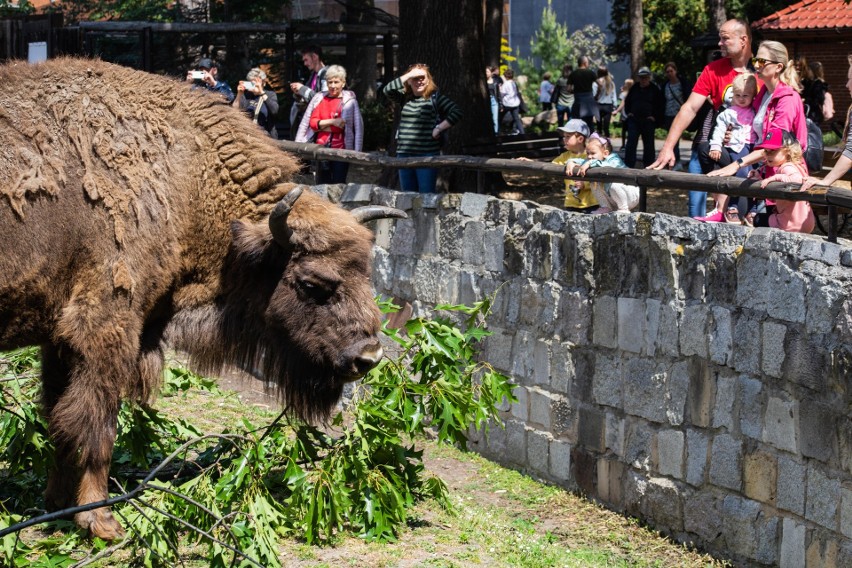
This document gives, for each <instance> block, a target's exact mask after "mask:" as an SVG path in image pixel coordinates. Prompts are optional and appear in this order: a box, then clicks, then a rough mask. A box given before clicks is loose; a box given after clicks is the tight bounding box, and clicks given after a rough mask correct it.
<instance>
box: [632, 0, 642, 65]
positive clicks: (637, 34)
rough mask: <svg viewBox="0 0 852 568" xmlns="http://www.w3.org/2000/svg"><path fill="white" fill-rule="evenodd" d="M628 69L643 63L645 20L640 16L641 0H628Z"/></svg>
mask: <svg viewBox="0 0 852 568" xmlns="http://www.w3.org/2000/svg"><path fill="white" fill-rule="evenodd" d="M629 18H630V71H631V72H632V74H633V75H636V71H637V70H638V69H639V68H640V67H642V66H643V65H645V48H644V42H645V21H644V20H643V17H642V0H630V16H629Z"/></svg>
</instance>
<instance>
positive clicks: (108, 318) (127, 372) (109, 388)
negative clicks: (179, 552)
mask: <svg viewBox="0 0 852 568" xmlns="http://www.w3.org/2000/svg"><path fill="white" fill-rule="evenodd" d="M85 307H86V308H90V307H91V306H89V305H87V306H85ZM74 308H75V309H70V308H67V309H66V311H65V315H66V319H65V321H63V324H64V325H62V326H60V329H61V330H62V332H64V333H61V335H62V336H63V338H64V341H63V344H62V345H63V347H61V348H60V349H59V350H58V351H57V353H58V366H59V367H60V368H64V369H65V370H66V371H67V376H68V380H67V385H66V386H65V388H64V390H61V392H59V390H57V391H55V392H53V394H52V395H51V397H52V398H53V399H54V400H48V397H47V396H46V400H45V402H46V404H47V405H48V406H50V404H51V403H52V409H51V410H50V414H49V424H50V433H51V436H52V438H53V440H54V441H55V443H56V446H57V458H58V459H57V468H58V469H60V470H59V471H58V472H57V474H56V475H54V476H53V477H52V482H51V483H49V488H48V493H47V495H48V497H49V498H51V499H52V500H53V501H54V502H59V501H60V499H58V498H57V497H58V494H59V493H60V492H62V491H67V490H68V489H69V488H70V487H75V488H76V495H75V496H74V499H75V500H76V504H77V505H88V504H90V503H96V502H99V501H103V500H105V499H107V498H108V492H107V482H108V479H109V466H110V461H111V458H112V450H113V446H114V444H115V435H116V425H117V420H118V410H119V405H120V398H121V396H122V395H123V394H124V393H127V392H128V387H129V385H131V384H133V382H134V380H135V378H136V376H137V374H138V368H137V363H138V361H137V358H138V356H139V355H138V354H139V339H138V338H139V335H138V334H137V333H133V325H132V322H133V318H132V315H131V314H128V313H121V312H120V311H119V310H113V311H110V310H107V309H105V308H104V309H103V310H98V313H99V314H100V315H101V316H102V317H105V320H102V321H100V322H97V321H96V318H94V317H91V316H92V315H93V314H92V312H89V313H88V317H86V315H85V314H86V312H85V311H84V310H81V309H80V306H79V305H78V306H74ZM70 316H74V317H70ZM117 322H120V323H117ZM48 383H49V381H48V380H47V377H45V384H46V385H47V384H48ZM61 469H65V470H66V471H65V472H62V471H61ZM63 473H66V474H70V475H69V477H70V479H71V481H68V482H58V481H57V479H58V476H59V475H61V474H63ZM65 498H66V499H67V497H65ZM74 520H75V521H76V522H77V524H78V525H80V526H81V527H83V528H85V529H87V530H88V531H89V532H90V533H91V534H92V535H93V536H97V537H100V538H103V539H106V540H115V539H118V538H120V537H121V536H122V535H123V534H124V530H123V529H122V528H121V525H120V524H119V523H118V521H116V520H115V518H114V517H113V516H112V514H111V513H110V511H109V509H108V508H107V507H100V508H97V509H93V510H91V511H85V512H82V513H77V514H76V515H75V516H74Z"/></svg>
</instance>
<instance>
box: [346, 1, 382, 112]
mask: <svg viewBox="0 0 852 568" xmlns="http://www.w3.org/2000/svg"><path fill="white" fill-rule="evenodd" d="M373 6H374V4H373V0H349V1H348V2H347V10H346V22H347V23H349V24H365V25H370V24H375V23H376V17H375V14H374V13H373V11H372V10H371V8H373ZM376 54H377V48H376V43H375V39H374V38H373V37H371V36H362V35H356V34H350V35H348V36H347V38H346V72H347V79H346V83H347V88H348V89H352V90H353V91H355V96H356V97H357V98H358V100H359V101H361V102H362V103H363V102H364V101H372V100H374V99H375V98H376V79H377V76H376V62H377V59H376Z"/></svg>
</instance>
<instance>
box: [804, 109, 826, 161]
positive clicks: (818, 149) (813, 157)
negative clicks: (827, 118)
mask: <svg viewBox="0 0 852 568" xmlns="http://www.w3.org/2000/svg"><path fill="white" fill-rule="evenodd" d="M805 124H807V126H808V149H807V150H805V163H806V164H807V165H808V171H809V172H811V173H813V172H818V171H820V170H821V169H822V153H823V152H822V151H823V144H822V130H821V129H820V127H819V125H818V124H817V123H816V122H814V121H813V120H811V119H810V118H805Z"/></svg>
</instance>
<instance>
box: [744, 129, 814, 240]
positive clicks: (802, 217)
mask: <svg viewBox="0 0 852 568" xmlns="http://www.w3.org/2000/svg"><path fill="white" fill-rule="evenodd" d="M756 149H762V150H764V152H765V158H764V163H763V166H761V167H760V168H758V169H756V170H752V171H751V173H749V177H750V178H757V179H761V178H762V180H763V181H761V182H760V187H762V188H763V187H766V186H767V185H768V184H769V183H770V182H773V181H780V182H782V183H795V184H796V185H801V183H802V182H803V181H804V180H805V179H806V178H807V177H808V168H807V166H805V160H804V158H803V157H802V146H801V144H799V141H798V140H796V137H795V136H793V135H792V134H791V133H790V132H788V131H786V130H781V129H780V128H770V129H769V131H768V132H767V133H766V136H765V137H764V139H763V142H761V143H760V144H758V145H757V147H756ZM765 172H770V175H766V173H765ZM743 222H744V223H745V224H747V225H753V226H755V227H761V226H763V227H774V228H776V229H781V230H783V231H790V232H793V233H810V232H811V231H813V230H814V224H815V222H816V220H815V218H814V213H813V211H812V210H811V205H810V203H808V202H807V201H787V200H784V199H779V200H777V201H775V203H774V205H767V209H766V212H763V213H758V212H757V211H750V212H749V213H748V214H747V215H746V216H745V219H744V220H743Z"/></svg>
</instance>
